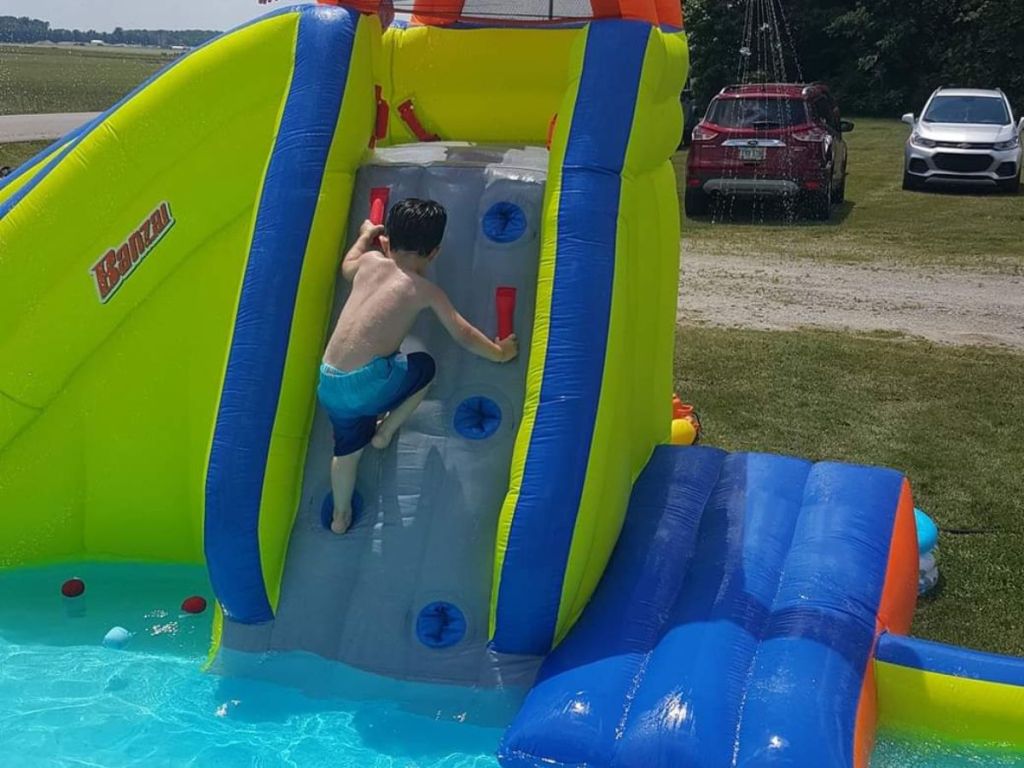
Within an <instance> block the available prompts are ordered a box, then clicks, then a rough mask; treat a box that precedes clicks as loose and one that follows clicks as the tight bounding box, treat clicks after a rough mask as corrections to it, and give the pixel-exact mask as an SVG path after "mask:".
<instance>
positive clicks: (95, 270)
mask: <svg viewBox="0 0 1024 768" xmlns="http://www.w3.org/2000/svg"><path fill="white" fill-rule="evenodd" d="M173 226H174V217H173V216H172V215H171V206H170V203H167V202H163V203H160V205H158V206H157V207H156V210H154V211H153V212H152V213H151V214H149V216H147V217H146V219H145V220H144V221H143V222H142V223H141V224H140V225H139V226H138V227H137V228H136V230H135V231H134V232H132V233H131V234H130V235H129V236H128V238H127V239H126V240H125V241H124V242H123V243H121V244H120V245H119V246H117V247H116V248H111V249H110V250H109V251H107V252H106V253H105V254H103V256H101V257H100V259H99V261H97V262H96V263H95V264H93V266H92V268H91V269H90V270H89V272H90V274H91V275H92V276H93V278H94V279H95V281H96V291H97V293H98V294H99V297H100V301H101V302H102V303H104V304H106V303H107V302H108V301H109V300H110V297H111V296H113V295H114V293H116V292H117V289H118V288H120V287H121V285H122V284H123V283H124V281H125V280H127V279H128V276H129V275H130V274H131V273H132V272H134V271H135V268H136V267H137V266H139V264H141V263H142V260H143V259H144V258H146V256H147V255H149V252H150V251H152V250H153V249H154V248H155V247H156V245H157V243H159V242H160V240H161V239H162V238H163V236H164V235H166V234H167V232H168V231H169V230H170V229H171V227H173Z"/></svg>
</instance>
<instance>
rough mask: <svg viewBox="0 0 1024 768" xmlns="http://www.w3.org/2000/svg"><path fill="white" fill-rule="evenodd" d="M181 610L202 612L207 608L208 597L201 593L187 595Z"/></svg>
mask: <svg viewBox="0 0 1024 768" xmlns="http://www.w3.org/2000/svg"><path fill="white" fill-rule="evenodd" d="M181 610H183V611H184V612H185V613H202V612H203V611H205V610H206V598H204V597H200V596H199V595H192V597H186V598H185V600H184V602H182V604H181Z"/></svg>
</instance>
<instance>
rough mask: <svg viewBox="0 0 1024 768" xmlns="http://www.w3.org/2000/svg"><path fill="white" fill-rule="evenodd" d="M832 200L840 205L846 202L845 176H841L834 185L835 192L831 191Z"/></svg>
mask: <svg viewBox="0 0 1024 768" xmlns="http://www.w3.org/2000/svg"><path fill="white" fill-rule="evenodd" d="M832 202H833V203H835V204H836V205H842V204H843V203H844V202H846V177H845V176H843V180H842V182H841V183H840V184H839V186H838V187H836V190H835V192H833V193H832Z"/></svg>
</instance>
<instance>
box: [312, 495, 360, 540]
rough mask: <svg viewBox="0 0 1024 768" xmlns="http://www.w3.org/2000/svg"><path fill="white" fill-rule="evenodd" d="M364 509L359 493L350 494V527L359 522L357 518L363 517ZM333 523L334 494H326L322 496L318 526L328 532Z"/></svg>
mask: <svg viewBox="0 0 1024 768" xmlns="http://www.w3.org/2000/svg"><path fill="white" fill-rule="evenodd" d="M365 508H366V504H365V503H364V502H363V496H362V494H361V493H359V491H354V492H353V493H352V527H355V524H356V523H358V522H359V518H360V517H362V516H363V510H364V509H365ZM333 521H334V494H333V493H328V494H327V495H326V496H324V503H323V504H321V505H320V525H322V526H323V527H324V528H326V529H327V530H328V531H329V530H331V523H332V522H333Z"/></svg>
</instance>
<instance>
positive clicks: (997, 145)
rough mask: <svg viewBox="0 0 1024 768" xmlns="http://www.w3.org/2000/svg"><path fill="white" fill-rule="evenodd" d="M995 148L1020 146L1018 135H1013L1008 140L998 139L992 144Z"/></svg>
mask: <svg viewBox="0 0 1024 768" xmlns="http://www.w3.org/2000/svg"><path fill="white" fill-rule="evenodd" d="M992 146H993V148H995V149H1016V148H1017V147H1019V146H1020V136H1014V137H1013V138H1012V139H1010V140H1009V141H999V142H996V143H995V144H993V145H992Z"/></svg>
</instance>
